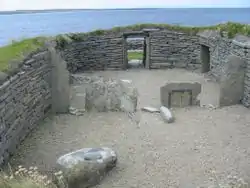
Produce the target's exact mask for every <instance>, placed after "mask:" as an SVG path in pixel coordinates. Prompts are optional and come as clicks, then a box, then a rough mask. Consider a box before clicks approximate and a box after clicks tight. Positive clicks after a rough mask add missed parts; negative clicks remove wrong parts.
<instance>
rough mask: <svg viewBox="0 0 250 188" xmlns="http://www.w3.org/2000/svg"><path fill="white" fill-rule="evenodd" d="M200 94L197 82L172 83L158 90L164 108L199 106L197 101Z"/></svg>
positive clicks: (199, 86)
mask: <svg viewBox="0 0 250 188" xmlns="http://www.w3.org/2000/svg"><path fill="white" fill-rule="evenodd" d="M200 92H201V84H200V83H198V82H190V83H189V82H173V83H167V84H166V85H165V86H162V87H161V88H160V95H161V104H162V105H163V106H165V107H168V108H170V107H186V106H192V105H200V101H199V100H198V99H197V97H198V95H199V94H200Z"/></svg>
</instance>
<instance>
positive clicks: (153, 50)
mask: <svg viewBox="0 0 250 188" xmlns="http://www.w3.org/2000/svg"><path fill="white" fill-rule="evenodd" d="M149 40H150V44H149V45H150V50H149V51H150V52H149V53H150V68H161V67H167V68H174V67H176V68H198V67H200V60H199V53H200V48H199V47H200V46H199V38H198V37H197V36H191V35H188V34H185V33H180V32H173V31H158V32H152V33H150V39H149Z"/></svg>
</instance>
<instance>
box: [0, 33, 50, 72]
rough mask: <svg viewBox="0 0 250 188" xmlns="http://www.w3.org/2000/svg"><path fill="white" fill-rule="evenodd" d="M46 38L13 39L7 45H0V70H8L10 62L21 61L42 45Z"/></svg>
mask: <svg viewBox="0 0 250 188" xmlns="http://www.w3.org/2000/svg"><path fill="white" fill-rule="evenodd" d="M45 39H46V38H45V37H36V38H30V39H24V40H21V41H13V42H12V43H11V44H9V45H7V46H3V47H0V71H1V72H8V70H9V68H10V66H9V65H10V62H13V61H15V62H18V61H21V60H22V59H23V58H25V56H26V55H27V54H29V53H30V52H32V51H35V50H37V49H39V48H40V47H42V46H43V45H44V42H45Z"/></svg>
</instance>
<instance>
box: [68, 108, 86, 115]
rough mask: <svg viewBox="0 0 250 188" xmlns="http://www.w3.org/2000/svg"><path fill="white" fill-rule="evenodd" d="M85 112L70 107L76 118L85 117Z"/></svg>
mask: <svg viewBox="0 0 250 188" xmlns="http://www.w3.org/2000/svg"><path fill="white" fill-rule="evenodd" d="M84 112H85V110H80V109H76V108H74V107H69V113H70V114H72V115H76V116H83V115H84Z"/></svg>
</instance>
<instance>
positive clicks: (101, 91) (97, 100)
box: [85, 78, 138, 112]
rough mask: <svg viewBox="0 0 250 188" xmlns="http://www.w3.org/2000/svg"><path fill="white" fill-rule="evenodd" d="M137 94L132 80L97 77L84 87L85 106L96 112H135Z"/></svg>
mask: <svg viewBox="0 0 250 188" xmlns="http://www.w3.org/2000/svg"><path fill="white" fill-rule="evenodd" d="M137 96H138V92H137V89H136V88H135V87H134V86H133V85H132V82H128V81H126V80H124V81H122V80H115V79H111V78H109V79H104V78H99V79H98V80H95V81H93V82H91V83H90V84H89V85H88V87H87V88H86V101H85V108H86V110H87V111H92V110H94V111H98V112H105V111H123V112H135V111H136V107H137Z"/></svg>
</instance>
